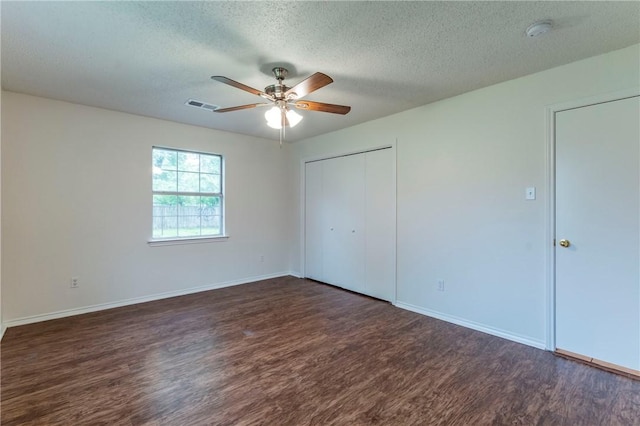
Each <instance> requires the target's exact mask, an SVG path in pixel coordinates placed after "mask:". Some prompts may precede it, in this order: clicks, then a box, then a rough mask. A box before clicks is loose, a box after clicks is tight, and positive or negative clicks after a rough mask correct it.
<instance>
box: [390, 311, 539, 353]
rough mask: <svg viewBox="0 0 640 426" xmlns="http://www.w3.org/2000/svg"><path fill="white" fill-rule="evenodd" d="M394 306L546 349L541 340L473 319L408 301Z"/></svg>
mask: <svg viewBox="0 0 640 426" xmlns="http://www.w3.org/2000/svg"><path fill="white" fill-rule="evenodd" d="M395 306H397V307H398V308H402V309H406V310H407V311H411V312H415V313H417V314H422V315H426V316H428V317H432V318H436V319H439V320H442V321H446V322H450V323H452V324H456V325H461V326H462V327H466V328H470V329H472V330H476V331H481V332H483V333H487V334H490V335H492V336H497V337H502V338H503V339H507V340H511V341H513V342H517V343H522V344H523V345H527V346H533V347H534V348H538V349H543V350H547V348H546V344H545V342H544V341H542V340H535V339H531V338H529V337H525V336H521V335H518V334H514V333H510V332H508V331H505V330H500V329H497V328H493V327H489V326H486V325H484V324H480V323H477V322H474V321H469V320H466V319H463V318H459V317H456V316H453V315H448V314H443V313H441V312H437V311H433V310H431V309H425V308H421V307H419V306H415V305H411V304H409V303H403V302H396V303H395Z"/></svg>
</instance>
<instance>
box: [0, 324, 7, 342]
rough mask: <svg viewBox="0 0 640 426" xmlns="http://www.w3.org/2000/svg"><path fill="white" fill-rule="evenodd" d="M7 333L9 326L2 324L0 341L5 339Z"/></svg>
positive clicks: (0, 325) (0, 326)
mask: <svg viewBox="0 0 640 426" xmlns="http://www.w3.org/2000/svg"><path fill="white" fill-rule="evenodd" d="M5 331H7V326H6V325H4V324H0V340H2V338H3V337H4V332H5Z"/></svg>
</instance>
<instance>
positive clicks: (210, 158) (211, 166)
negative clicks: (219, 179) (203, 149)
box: [200, 154, 221, 175]
mask: <svg viewBox="0 0 640 426" xmlns="http://www.w3.org/2000/svg"><path fill="white" fill-rule="evenodd" d="M220 164H221V158H220V157H219V156H217V155H206V154H200V171H201V172H202V173H214V174H217V175H219V174H220Z"/></svg>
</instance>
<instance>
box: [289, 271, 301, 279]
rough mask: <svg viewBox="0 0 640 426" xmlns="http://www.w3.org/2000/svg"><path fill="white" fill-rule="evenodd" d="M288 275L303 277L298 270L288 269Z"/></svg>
mask: <svg viewBox="0 0 640 426" xmlns="http://www.w3.org/2000/svg"><path fill="white" fill-rule="evenodd" d="M289 275H291V276H292V277H296V278H304V277H303V276H302V274H301V273H300V272H298V271H290V272H289Z"/></svg>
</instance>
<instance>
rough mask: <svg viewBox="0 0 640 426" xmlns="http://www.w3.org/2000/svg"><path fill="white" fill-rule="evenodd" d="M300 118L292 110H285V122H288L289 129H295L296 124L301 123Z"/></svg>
mask: <svg viewBox="0 0 640 426" xmlns="http://www.w3.org/2000/svg"><path fill="white" fill-rule="evenodd" d="M302 118H303V117H302V116H301V115H300V114H298V113H297V112H295V111H294V110H292V109H289V110H287V120H288V121H289V126H290V127H295V126H296V125H297V124H298V123H300V122H301V121H302Z"/></svg>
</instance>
